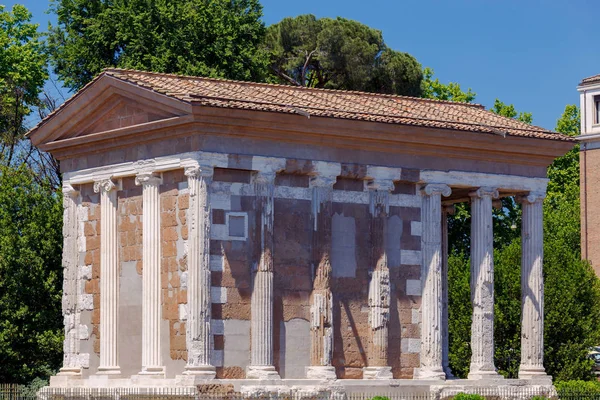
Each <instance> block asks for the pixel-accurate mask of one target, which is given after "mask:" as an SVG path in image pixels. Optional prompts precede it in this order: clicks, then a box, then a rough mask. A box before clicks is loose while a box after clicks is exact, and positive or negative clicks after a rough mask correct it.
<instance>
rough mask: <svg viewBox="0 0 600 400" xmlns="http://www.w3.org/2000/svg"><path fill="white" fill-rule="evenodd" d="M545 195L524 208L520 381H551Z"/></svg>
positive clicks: (535, 196) (525, 202) (532, 197)
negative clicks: (547, 357)
mask: <svg viewBox="0 0 600 400" xmlns="http://www.w3.org/2000/svg"><path fill="white" fill-rule="evenodd" d="M544 197H545V194H544V193H530V194H529V195H528V196H523V197H521V198H520V199H519V200H520V202H521V204H522V209H523V216H522V229H521V247H522V252H523V253H522V258H521V302H522V307H523V311H522V313H521V365H520V366H519V378H521V379H544V380H549V379H551V378H550V377H549V376H548V375H547V374H546V370H545V369H544V275H543V260H544V224H543V212H542V203H543V200H544Z"/></svg>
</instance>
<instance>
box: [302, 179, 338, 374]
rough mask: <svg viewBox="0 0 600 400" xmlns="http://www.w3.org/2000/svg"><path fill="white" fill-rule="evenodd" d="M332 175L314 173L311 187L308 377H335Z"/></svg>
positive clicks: (333, 181) (333, 180)
mask: <svg viewBox="0 0 600 400" xmlns="http://www.w3.org/2000/svg"><path fill="white" fill-rule="evenodd" d="M335 181H336V176H323V175H319V176H315V177H313V178H312V179H311V182H310V183H311V187H312V191H313V199H312V206H313V228H314V229H313V254H314V261H313V262H314V264H313V265H314V274H313V276H314V281H313V290H312V293H311V302H310V333H311V347H310V364H311V366H310V367H307V368H306V377H307V378H309V379H335V378H336V375H335V367H334V366H333V365H332V358H333V294H332V292H331V274H332V270H331V260H330V256H331V218H332V199H333V185H334V183H335Z"/></svg>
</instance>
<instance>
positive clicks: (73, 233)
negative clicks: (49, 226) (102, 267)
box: [58, 183, 82, 376]
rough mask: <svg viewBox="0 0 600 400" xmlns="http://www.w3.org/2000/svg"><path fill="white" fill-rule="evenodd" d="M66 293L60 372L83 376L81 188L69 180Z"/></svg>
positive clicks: (65, 213) (65, 187)
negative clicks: (79, 248)
mask: <svg viewBox="0 0 600 400" xmlns="http://www.w3.org/2000/svg"><path fill="white" fill-rule="evenodd" d="M62 194H63V253H62V266H63V296H62V313H63V319H64V325H65V340H64V342H63V350H64V356H63V366H62V368H61V369H60V371H59V373H58V375H65V376H80V375H81V367H82V366H81V361H80V359H79V349H80V344H79V324H80V313H79V307H78V306H77V295H78V293H77V286H78V275H77V264H78V262H77V261H78V251H77V203H78V200H79V191H77V190H75V189H73V187H72V186H71V185H69V184H67V183H64V184H63V190H62Z"/></svg>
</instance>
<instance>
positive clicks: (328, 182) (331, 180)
mask: <svg viewBox="0 0 600 400" xmlns="http://www.w3.org/2000/svg"><path fill="white" fill-rule="evenodd" d="M336 181H337V175H315V176H311V177H310V186H311V187H325V188H331V187H333V185H335V182H336Z"/></svg>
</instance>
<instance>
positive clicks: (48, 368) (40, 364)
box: [0, 167, 63, 383]
mask: <svg viewBox="0 0 600 400" xmlns="http://www.w3.org/2000/svg"><path fill="white" fill-rule="evenodd" d="M61 226H62V204H61V201H60V196H59V194H56V193H53V189H52V188H51V187H50V186H49V185H44V184H39V183H36V181H35V179H34V177H33V174H32V173H31V172H30V171H29V170H27V169H26V168H25V167H20V168H10V167H0V365H2V368H0V382H14V383H26V382H29V381H31V379H32V378H34V377H36V376H41V377H47V376H49V375H50V374H51V373H52V371H53V370H55V369H57V367H59V365H60V362H61V353H62V352H61V350H62V338H63V333H62V317H61V313H60V308H61V290H60V289H61V286H62V268H61V249H62V234H61V229H60V227H61Z"/></svg>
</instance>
